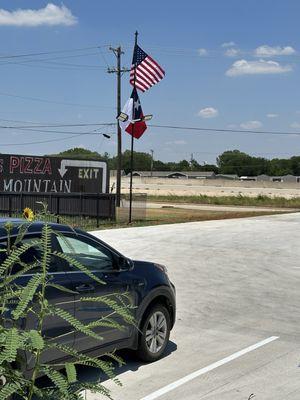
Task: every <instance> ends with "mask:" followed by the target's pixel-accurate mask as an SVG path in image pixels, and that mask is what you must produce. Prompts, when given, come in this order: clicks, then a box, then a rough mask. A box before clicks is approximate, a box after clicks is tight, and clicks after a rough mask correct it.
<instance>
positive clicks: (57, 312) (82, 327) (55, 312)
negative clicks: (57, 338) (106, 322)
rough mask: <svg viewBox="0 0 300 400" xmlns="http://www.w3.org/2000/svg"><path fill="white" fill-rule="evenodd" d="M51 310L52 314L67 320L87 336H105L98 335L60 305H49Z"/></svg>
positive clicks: (97, 337) (99, 338)
mask: <svg viewBox="0 0 300 400" xmlns="http://www.w3.org/2000/svg"><path fill="white" fill-rule="evenodd" d="M49 311H50V312H51V314H52V315H56V316H58V317H60V318H62V319H63V320H65V321H67V322H68V323H69V324H70V325H71V326H73V327H74V328H75V329H76V330H77V331H79V332H82V333H84V334H85V335H87V336H90V337H92V338H94V339H96V340H102V339H103V338H102V337H101V336H99V335H97V334H96V333H95V332H93V331H92V330H91V329H89V328H88V327H86V326H85V325H84V324H82V323H81V322H80V321H79V320H78V319H76V318H75V317H73V315H71V314H70V313H68V312H67V311H65V310H62V309H61V308H59V307H51V306H50V307H49Z"/></svg>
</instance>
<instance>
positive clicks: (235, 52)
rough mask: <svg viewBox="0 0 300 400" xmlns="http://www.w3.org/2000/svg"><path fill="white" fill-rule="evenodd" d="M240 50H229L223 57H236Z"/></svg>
mask: <svg viewBox="0 0 300 400" xmlns="http://www.w3.org/2000/svg"><path fill="white" fill-rule="evenodd" d="M240 52H241V51H240V49H235V48H233V47H232V48H230V49H227V50H226V51H225V53H224V54H225V56H227V57H238V56H239V54H240Z"/></svg>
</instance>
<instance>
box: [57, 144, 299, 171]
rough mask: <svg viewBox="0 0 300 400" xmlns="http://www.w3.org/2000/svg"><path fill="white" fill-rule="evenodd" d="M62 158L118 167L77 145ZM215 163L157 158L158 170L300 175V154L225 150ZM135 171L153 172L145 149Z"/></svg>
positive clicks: (126, 163)
mask: <svg viewBox="0 0 300 400" xmlns="http://www.w3.org/2000/svg"><path fill="white" fill-rule="evenodd" d="M55 155H56V156H60V157H71V158H84V159H96V160H97V159H99V160H105V161H107V163H108V166H109V168H110V169H117V157H116V156H114V157H111V156H110V155H109V154H108V153H104V154H99V153H98V152H96V151H91V150H88V149H84V148H79V147H75V148H73V149H69V150H66V151H63V152H61V153H59V154H55ZM216 161H217V162H216V165H215V164H206V165H200V164H199V163H198V162H197V161H196V160H191V161H188V160H181V161H179V162H163V161H159V160H154V161H153V170H154V171H213V172H215V173H216V174H236V175H238V176H257V175H261V174H266V175H287V174H291V175H299V176H300V156H294V157H291V158H289V159H285V158H283V159H280V158H273V159H272V160H269V159H266V158H263V157H253V156H250V155H249V154H246V153H243V152H241V151H239V150H230V151H225V152H224V153H222V154H221V155H220V156H219V157H217V160H216ZM122 169H123V170H124V171H125V172H126V173H127V172H129V171H130V151H129V150H126V151H125V152H124V153H123V157H122ZM134 170H136V171H150V170H151V155H150V154H148V153H143V152H134Z"/></svg>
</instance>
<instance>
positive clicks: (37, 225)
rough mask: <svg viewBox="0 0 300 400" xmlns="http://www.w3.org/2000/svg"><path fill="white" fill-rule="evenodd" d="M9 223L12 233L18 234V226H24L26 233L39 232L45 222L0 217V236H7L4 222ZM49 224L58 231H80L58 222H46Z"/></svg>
mask: <svg viewBox="0 0 300 400" xmlns="http://www.w3.org/2000/svg"><path fill="white" fill-rule="evenodd" d="M8 223H10V224H11V225H12V231H11V234H12V235H16V234H18V231H19V229H20V226H24V225H25V226H26V227H27V232H28V233H40V232H42V229H43V226H44V225H45V224H46V222H45V221H32V222H29V221H27V220H25V219H22V218H0V238H2V239H3V238H6V237H7V230H6V227H5V226H6V224H8ZM47 224H49V226H50V227H51V228H52V229H53V230H55V231H60V232H74V231H75V232H82V231H81V230H80V229H77V228H72V227H71V226H68V225H65V224H58V223H54V222H47Z"/></svg>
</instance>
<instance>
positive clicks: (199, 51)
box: [198, 49, 208, 57]
mask: <svg viewBox="0 0 300 400" xmlns="http://www.w3.org/2000/svg"><path fill="white" fill-rule="evenodd" d="M198 54H199V56H202V57H203V56H207V54H208V51H207V50H206V49H198Z"/></svg>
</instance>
